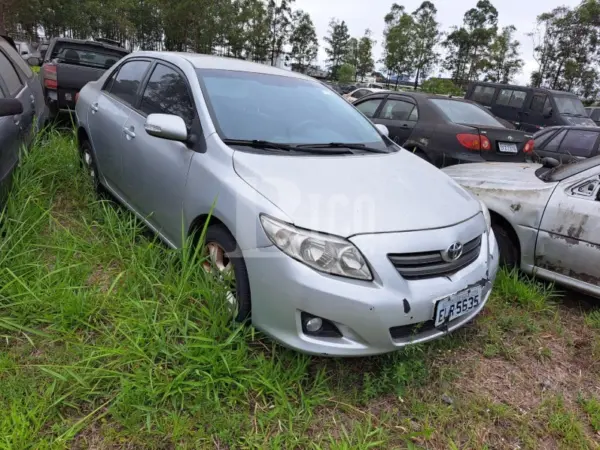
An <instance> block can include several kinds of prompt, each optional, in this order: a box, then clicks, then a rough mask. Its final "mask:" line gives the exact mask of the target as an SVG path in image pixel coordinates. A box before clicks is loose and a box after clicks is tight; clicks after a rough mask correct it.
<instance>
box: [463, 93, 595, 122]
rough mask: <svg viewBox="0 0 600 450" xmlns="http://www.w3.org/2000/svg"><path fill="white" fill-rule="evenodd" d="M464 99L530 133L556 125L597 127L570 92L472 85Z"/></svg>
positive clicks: (577, 98)
mask: <svg viewBox="0 0 600 450" xmlns="http://www.w3.org/2000/svg"><path fill="white" fill-rule="evenodd" d="M465 98H466V99H468V100H472V101H474V102H477V103H479V104H480V105H483V106H485V107H486V108H488V109H490V110H491V111H492V113H493V114H494V115H495V116H498V117H501V118H502V119H505V120H508V121H509V122H512V123H513V124H514V125H515V126H516V127H517V128H518V129H520V130H523V131H528V132H531V133H535V132H537V131H539V130H541V129H542V128H546V127H550V126H557V125H578V126H594V125H595V123H594V122H593V121H592V120H591V119H590V118H589V117H588V113H587V112H586V110H585V108H584V106H583V103H581V100H579V97H577V96H576V95H573V94H571V93H569V92H562V91H552V90H550V89H542V88H530V87H525V86H513V85H508V84H495V83H483V82H476V83H471V84H470V85H469V88H468V89H467V94H466V95H465Z"/></svg>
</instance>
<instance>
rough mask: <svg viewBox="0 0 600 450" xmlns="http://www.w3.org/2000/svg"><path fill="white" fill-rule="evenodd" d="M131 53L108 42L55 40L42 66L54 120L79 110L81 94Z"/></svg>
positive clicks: (48, 101)
mask: <svg viewBox="0 0 600 450" xmlns="http://www.w3.org/2000/svg"><path fill="white" fill-rule="evenodd" d="M128 53H129V52H128V51H127V50H125V49H124V48H122V47H118V46H116V45H113V44H107V43H105V42H96V41H84V40H79V39H67V38H54V39H52V40H51V41H50V44H49V46H48V49H47V50H46V54H45V57H44V64H43V66H42V70H41V73H42V82H43V85H44V96H45V99H46V104H47V105H48V107H49V108H50V114H51V117H52V118H54V117H56V116H57V115H58V114H59V113H60V112H67V113H69V112H72V111H74V110H75V102H76V97H77V93H78V92H79V91H80V89H81V88H82V87H83V86H85V84H86V83H87V82H89V81H94V80H97V79H98V78H100V76H101V75H102V74H103V73H104V72H105V71H106V69H109V68H110V67H112V66H113V65H115V64H116V63H117V61H119V60H120V59H121V58H122V57H123V56H125V55H127V54H128Z"/></svg>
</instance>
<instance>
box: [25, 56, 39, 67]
mask: <svg viewBox="0 0 600 450" xmlns="http://www.w3.org/2000/svg"><path fill="white" fill-rule="evenodd" d="M27 64H29V65H30V66H31V67H39V66H40V64H41V61H40V58H38V57H37V56H30V57H29V58H27Z"/></svg>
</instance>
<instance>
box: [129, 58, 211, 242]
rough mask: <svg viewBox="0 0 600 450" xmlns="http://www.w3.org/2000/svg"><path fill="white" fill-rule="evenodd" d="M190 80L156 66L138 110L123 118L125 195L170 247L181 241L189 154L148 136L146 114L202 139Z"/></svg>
mask: <svg viewBox="0 0 600 450" xmlns="http://www.w3.org/2000/svg"><path fill="white" fill-rule="evenodd" d="M192 98H193V97H192V95H191V90H190V86H189V81H188V80H187V78H186V77H185V75H184V74H183V73H182V72H181V71H180V70H179V69H177V68H176V67H175V66H172V65H170V64H168V63H165V62H158V63H157V64H156V65H155V66H154V67H153V68H152V71H151V74H150V76H149V78H148V81H147V83H146V86H145V87H144V89H143V93H142V96H141V101H140V104H139V106H138V108H137V109H136V110H135V111H133V113H132V114H131V115H130V116H129V118H128V119H127V122H126V123H125V125H124V131H125V132H126V133H127V134H128V139H129V140H128V145H127V147H126V149H125V150H124V152H123V178H124V179H125V180H127V196H128V198H129V199H130V200H131V202H132V203H133V204H134V205H135V208H136V210H137V211H138V212H139V213H140V214H142V215H143V216H144V217H145V218H146V219H147V220H148V221H149V222H150V224H151V225H152V226H153V227H154V228H155V229H156V230H158V231H160V232H161V233H162V234H163V236H164V237H166V238H167V239H168V240H169V241H171V242H177V241H178V240H179V239H180V238H181V236H182V226H183V194H184V190H185V184H186V180H187V171H188V168H189V165H190V162H191V159H192V156H193V155H194V151H193V150H191V149H190V148H189V147H188V146H187V145H186V144H185V143H183V142H177V141H170V140H166V139H161V138H158V137H154V136H151V135H150V134H148V133H147V132H146V131H145V129H144V124H145V122H146V117H147V116H148V115H149V114H172V115H176V116H179V117H181V118H183V120H184V121H185V123H186V124H187V126H188V130H190V131H193V132H194V134H196V135H198V136H201V135H202V133H201V130H200V129H199V127H200V125H199V119H198V117H197V114H196V112H195V108H194V104H193V100H192Z"/></svg>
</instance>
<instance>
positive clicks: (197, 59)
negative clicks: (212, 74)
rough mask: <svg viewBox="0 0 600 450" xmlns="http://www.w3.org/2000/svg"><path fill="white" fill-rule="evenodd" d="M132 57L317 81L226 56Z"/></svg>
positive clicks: (168, 54) (161, 54) (144, 53)
mask: <svg viewBox="0 0 600 450" xmlns="http://www.w3.org/2000/svg"><path fill="white" fill-rule="evenodd" d="M130 56H136V57H137V56H147V57H150V58H162V59H166V60H169V59H170V60H172V61H175V60H179V61H180V60H181V59H184V60H186V61H188V62H189V63H190V64H191V65H192V66H194V67H195V68H196V69H219V70H231V71H238V72H251V73H262V74H267V75H280V76H283V77H289V78H300V79H304V80H311V81H316V80H315V79H314V78H312V77H309V76H307V75H303V74H301V73H298V72H292V71H291V70H284V69H279V68H277V67H273V66H269V65H267V64H259V63H255V62H250V61H246V60H243V59H237V58H227V57H224V56H213V55H204V54H200V53H186V52H148V51H139V52H135V53H133V54H131V55H130Z"/></svg>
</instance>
